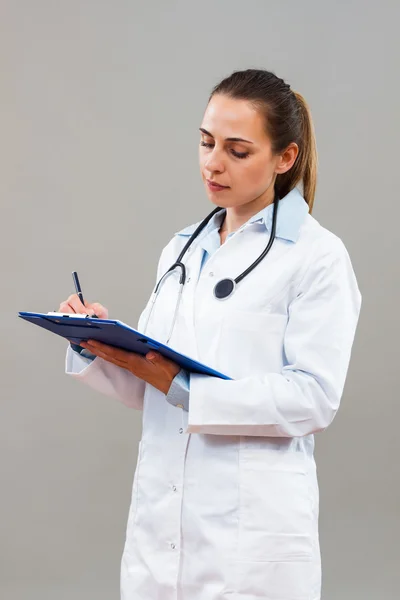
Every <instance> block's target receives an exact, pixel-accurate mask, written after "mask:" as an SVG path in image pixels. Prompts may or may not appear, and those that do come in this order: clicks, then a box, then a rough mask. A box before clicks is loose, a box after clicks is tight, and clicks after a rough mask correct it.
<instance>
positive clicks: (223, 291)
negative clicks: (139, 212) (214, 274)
mask: <svg viewBox="0 0 400 600" xmlns="http://www.w3.org/2000/svg"><path fill="white" fill-rule="evenodd" d="M279 200H280V198H279V196H278V193H277V191H276V190H275V197H274V211H273V215H272V227H271V235H270V238H269V240H268V244H267V247H266V248H265V250H264V251H263V252H262V254H260V256H259V257H258V258H257V260H255V261H254V262H253V263H252V264H251V265H250V267H248V268H247V269H246V270H245V271H243V273H241V274H240V275H238V276H237V277H236V278H235V279H231V278H229V277H227V278H226V279H221V281H218V283H217V284H216V285H215V287H214V296H215V298H217V299H218V300H226V299H227V298H229V297H230V296H231V295H232V294H233V292H234V291H235V289H236V287H237V285H238V283H240V282H241V281H242V280H243V279H244V278H245V277H246V276H247V275H248V274H249V273H251V271H252V270H253V269H254V268H255V267H256V266H257V265H258V264H259V263H260V262H261V261H262V260H263V258H265V257H266V256H267V254H268V252H269V251H270V250H271V246H272V244H273V243H274V240H275V232H276V220H277V215H278V204H279ZM221 210H225V209H224V208H221V207H220V206H217V208H215V209H214V210H213V211H212V212H211V213H210V214H209V215H207V217H206V218H205V219H204V220H203V221H202V222H201V223H200V225H199V226H198V227H197V229H196V230H195V231H194V232H193V234H192V235H191V236H190V238H189V240H188V241H187V243H186V244H185V246H184V247H183V250H182V251H181V253H180V254H179V256H178V258H177V259H176V262H174V264H173V265H171V267H170V268H169V269H168V271H167V272H166V273H165V274H164V275H163V276H162V277H161V278H160V280H159V281H158V283H157V285H156V287H155V288H154V292H153V295H152V298H151V304H150V310H149V312H148V315H147V318H146V323H145V325H144V329H143V333H145V332H146V329H147V325H148V322H149V320H150V317H151V314H152V312H153V308H154V304H155V301H156V300H157V297H158V294H159V292H160V288H161V285H162V283H163V282H164V280H165V279H166V278H167V277H169V276H170V275H171V274H172V273H173V272H174V271H175V269H177V268H179V269H180V270H181V275H180V278H179V292H178V300H177V303H176V306H175V311H174V317H173V320H172V325H171V329H170V332H169V334H168V339H167V341H166V343H167V344H168V342H169V340H170V338H171V335H172V332H173V330H174V326H175V322H176V318H177V315H178V310H179V305H180V301H181V297H182V292H183V286H184V285H185V283H186V267H185V265H184V264H183V262H182V259H183V257H184V256H185V254H186V252H187V251H188V250H189V248H190V246H191V245H192V244H193V242H194V241H195V239H196V238H197V237H198V236H199V235H200V233H201V232H202V231H203V229H204V228H205V227H206V226H207V225H208V223H209V221H210V220H211V219H212V218H213V216H214V215H216V214H217V213H218V212H219V211H221Z"/></svg>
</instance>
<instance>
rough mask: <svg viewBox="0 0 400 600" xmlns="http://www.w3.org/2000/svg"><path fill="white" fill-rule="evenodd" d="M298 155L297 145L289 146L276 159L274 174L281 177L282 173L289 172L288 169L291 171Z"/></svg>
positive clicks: (293, 143)
mask: <svg viewBox="0 0 400 600" xmlns="http://www.w3.org/2000/svg"><path fill="white" fill-rule="evenodd" d="M298 153H299V147H298V145H297V144H295V142H292V143H291V144H289V146H288V147H287V148H286V149H285V150H284V151H283V152H282V153H281V154H280V155H279V157H278V161H277V163H276V167H275V173H276V174H277V175H281V174H282V173H286V171H289V169H291V168H292V166H293V165H294V162H295V160H296V158H297V155H298Z"/></svg>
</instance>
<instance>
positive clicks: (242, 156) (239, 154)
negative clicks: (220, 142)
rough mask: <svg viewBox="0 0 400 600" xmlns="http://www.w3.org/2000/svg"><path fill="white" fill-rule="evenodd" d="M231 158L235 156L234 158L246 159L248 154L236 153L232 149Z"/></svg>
mask: <svg viewBox="0 0 400 600" xmlns="http://www.w3.org/2000/svg"><path fill="white" fill-rule="evenodd" d="M231 152H232V154H233V156H236V158H247V157H248V155H249V153H248V152H236V150H234V149H233V148H232V150H231Z"/></svg>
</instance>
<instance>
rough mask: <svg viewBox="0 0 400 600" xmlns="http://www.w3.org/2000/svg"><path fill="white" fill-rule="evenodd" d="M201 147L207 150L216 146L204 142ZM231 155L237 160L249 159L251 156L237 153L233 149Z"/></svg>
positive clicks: (245, 153) (246, 153)
mask: <svg viewBox="0 0 400 600" xmlns="http://www.w3.org/2000/svg"><path fill="white" fill-rule="evenodd" d="M200 146H204V147H205V148H213V147H214V144H208V143H207V142H204V141H203V140H202V141H201V142H200ZM231 154H232V155H233V156H234V157H235V158H247V157H248V156H249V152H236V150H234V149H233V148H231Z"/></svg>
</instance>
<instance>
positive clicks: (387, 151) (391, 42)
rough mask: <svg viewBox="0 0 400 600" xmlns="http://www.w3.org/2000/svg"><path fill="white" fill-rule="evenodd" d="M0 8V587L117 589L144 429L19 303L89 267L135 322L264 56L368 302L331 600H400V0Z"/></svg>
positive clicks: (120, 313)
mask: <svg viewBox="0 0 400 600" xmlns="http://www.w3.org/2000/svg"><path fill="white" fill-rule="evenodd" d="M0 6H1V15H0V17H1V18H0V28H1V30H0V44H1V48H0V55H1V61H2V67H1V94H0V97H1V100H0V101H1V111H0V112H1V114H0V118H1V134H0V137H1V153H2V155H1V165H2V169H1V177H0V186H1V196H0V197H1V232H0V233H1V235H0V251H1V259H0V260H1V312H0V324H1V356H0V369H1V383H2V386H1V403H0V410H1V414H0V456H1V473H0V475H1V479H0V481H1V494H0V515H1V516H0V527H1V530H0V553H1V554H0V569H1V572H0V597H1V598H7V600H20V599H25V598H29V600H50V599H51V600H53V599H54V598H57V600H64V599H68V600H69V599H71V598H74V600H81V599H85V600H87V599H89V598H96V600H113V599H114V600H117V599H118V598H119V563H120V557H121V553H122V548H123V542H124V534H125V525H126V519H127V514H128V505H129V501H130V491H131V485H132V477H133V469H134V465H135V461H136V452H137V441H138V439H139V437H140V428H141V414H140V413H136V412H134V411H133V410H129V409H128V408H125V407H124V406H123V405H119V404H118V403H117V402H114V401H113V400H111V399H109V398H107V397H106V396H101V395H99V394H97V393H94V392H92V391H90V390H89V389H86V388H85V387H84V386H82V385H80V384H79V383H77V382H75V381H73V380H72V379H71V380H70V379H69V378H68V377H66V376H65V375H64V354H65V347H66V344H65V343H64V342H63V341H61V340H57V339H55V338H53V337H52V336H51V335H50V334H48V333H46V332H44V331H43V330H40V329H39V328H34V327H33V326H31V325H29V324H27V323H24V322H23V321H21V320H18V318H17V316H16V313H17V311H18V310H38V311H47V310H54V309H57V308H58V305H59V303H60V302H61V300H63V299H65V298H66V297H67V296H68V295H69V294H70V293H72V292H73V285H72V278H71V271H72V270H74V269H76V270H78V272H79V274H80V277H81V283H82V287H83V290H84V293H85V295H86V296H87V299H88V300H89V301H92V302H93V301H99V302H101V303H102V304H104V305H106V306H107V307H108V308H109V309H110V316H111V317H115V318H120V319H122V320H124V321H126V322H128V323H131V324H136V322H137V318H138V316H139V313H140V311H141V309H142V308H143V305H144V303H145V301H146V300H147V297H148V295H149V293H150V291H151V288H152V286H153V283H154V279H155V273H156V265H157V260H158V256H159V253H160V251H161V248H162V247H163V246H164V245H165V244H166V243H167V241H168V240H169V239H170V237H171V236H172V234H173V233H174V232H175V231H177V230H178V229H181V228H182V227H184V226H185V225H187V224H189V223H192V222H194V221H197V220H198V219H200V218H202V217H203V216H204V215H205V214H207V213H208V212H209V211H210V210H211V209H212V208H213V207H212V206H211V205H210V203H209V201H208V199H207V197H206V194H205V191H204V189H203V184H202V182H201V179H200V175H199V170H198V163H197V152H198V142H199V134H198V127H199V126H200V124H201V119H202V116H203V111H204V109H205V105H206V101H207V97H208V94H209V92H210V90H211V88H212V86H213V85H214V84H215V83H216V82H218V81H219V80H220V79H221V78H222V77H224V76H227V75H228V74H230V73H231V71H233V70H236V69H241V68H248V67H263V68H267V69H270V70H272V71H274V72H276V73H277V75H278V76H280V77H283V78H284V79H286V80H287V81H288V82H289V83H290V84H291V85H292V87H293V88H294V89H295V90H298V91H299V92H301V93H302V94H303V95H304V96H305V98H306V99H307V100H308V102H309V104H310V106H311V110H312V114H313V117H314V121H315V127H316V134H317V143H318V150H319V158H320V169H319V185H318V188H317V198H316V202H315V210H314V213H313V214H314V216H315V217H316V218H317V219H318V220H319V221H320V222H321V223H322V224H323V225H324V226H325V227H327V228H328V229H330V230H332V231H334V232H335V233H336V234H337V235H339V236H340V237H341V238H342V239H343V241H344V242H345V244H346V246H347V248H348V250H349V253H350V256H351V258H352V262H353V266H354V269H355V272H356V275H357V278H358V282H359V286H360V289H361V292H362V294H363V307H362V314H361V319H360V324H359V329H358V331H357V335H356V340H355V344H354V346H353V357H352V362H351V366H350V370H349V374H348V379H347V384H346V388H345V393H344V396H343V400H342V406H341V409H340V411H339V414H338V416H337V417H336V419H335V421H334V423H333V425H332V426H331V427H330V428H329V429H328V430H327V431H326V432H324V433H323V434H319V435H318V436H316V442H317V450H316V459H317V464H318V467H319V481H320V488H321V516H320V534H321V548H322V556H323V598H324V600H337V599H338V598H340V600H358V599H360V600H361V599H362V600H370V599H371V600H377V599H379V600H392V599H394V598H398V589H399V583H400V581H399V574H398V573H399V559H400V552H399V550H398V539H399V534H400V531H399V506H400V495H399V490H400V488H399V482H398V479H399V468H398V459H397V449H398V444H397V435H395V434H396V433H397V430H398V419H399V409H398V402H397V396H398V394H397V393H395V390H396V392H397V388H398V374H397V363H398V356H399V355H398V336H399V333H400V332H399V327H398V317H397V316H395V317H393V310H394V309H397V307H398V302H399V288H398V283H399V278H398V262H399V261H398V259H399V253H398V230H399V225H398V220H399V209H398V198H397V194H396V189H397V179H398V139H399V118H398V106H399V93H398V92H399V80H398V73H399V63H398V55H399V44H398V41H396V40H398V22H399V17H400V10H399V4H398V3H397V2H395V1H393V2H392V3H391V2H380V3H374V2H372V1H370V2H368V1H361V0H360V1H346V2H340V1H336V2H333V1H332V2H321V1H317V0H315V1H308V2H307V1H306V2H304V1H303V2H300V1H293V2H279V3H276V2H261V1H259V2H255V1H253V2H251V1H250V2H249V1H248V2H246V3H243V2H234V1H232V0H229V1H216V0H213V1H209V0H207V1H204V0H203V1H202V2H196V3H195V2H191V1H186V2H184V1H181V2H162V1H160V0H159V1H158V2H156V1H153V2H147V3H146V2H137V1H136V2H134V1H133V0H130V1H128V0H126V1H124V0H118V1H114V2H111V1H105V0H102V1H100V0H91V1H84V0H80V1H78V0H69V1H68V2H61V1H60V0H58V1H57V0H53V1H51V0H35V1H34V2H30V1H29V0H25V1H23V0H22V1H21V0H2V2H1V5H0ZM395 108H396V111H395ZM395 314H396V313H395ZM396 588H397V593H396ZM149 600H151V599H149Z"/></svg>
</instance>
